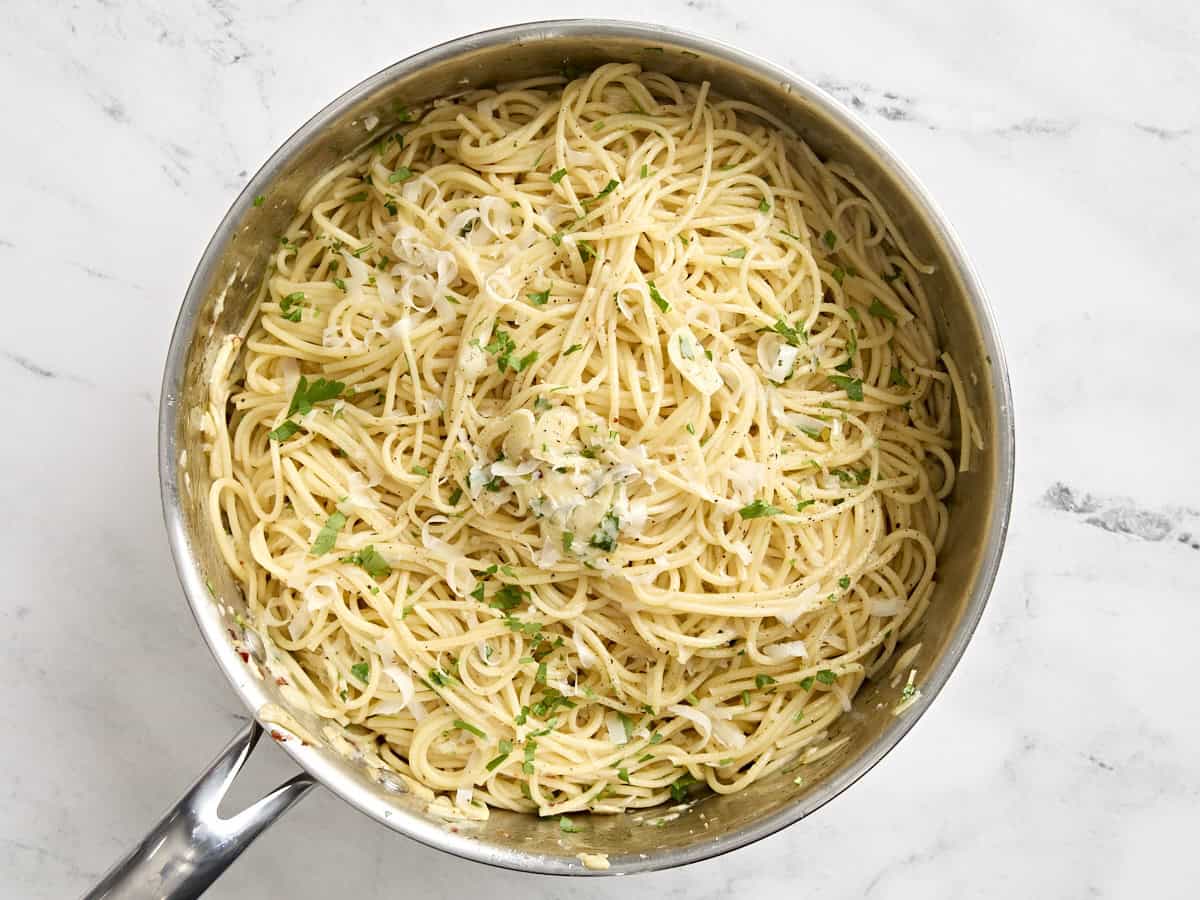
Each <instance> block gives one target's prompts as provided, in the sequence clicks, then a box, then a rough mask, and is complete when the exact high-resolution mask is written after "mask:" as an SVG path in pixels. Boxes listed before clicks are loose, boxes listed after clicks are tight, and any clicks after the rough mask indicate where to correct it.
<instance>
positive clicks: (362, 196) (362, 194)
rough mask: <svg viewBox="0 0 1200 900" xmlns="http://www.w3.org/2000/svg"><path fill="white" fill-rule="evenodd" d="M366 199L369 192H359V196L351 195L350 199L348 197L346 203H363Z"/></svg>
mask: <svg viewBox="0 0 1200 900" xmlns="http://www.w3.org/2000/svg"><path fill="white" fill-rule="evenodd" d="M366 199H367V192H366V191H359V192H358V193H357V194H351V195H350V196H349V197H347V198H346V202H347V203H362V202H363V201H364V200H366Z"/></svg>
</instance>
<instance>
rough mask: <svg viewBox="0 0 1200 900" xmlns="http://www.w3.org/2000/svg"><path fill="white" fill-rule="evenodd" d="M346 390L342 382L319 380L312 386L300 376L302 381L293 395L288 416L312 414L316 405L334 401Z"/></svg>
mask: <svg viewBox="0 0 1200 900" xmlns="http://www.w3.org/2000/svg"><path fill="white" fill-rule="evenodd" d="M345 389H346V385H344V384H343V383H342V382H340V381H326V380H325V379H324V378H318V379H317V380H316V381H314V382H313V383H312V384H309V383H308V379H307V378H305V377H304V376H303V375H301V376H300V381H299V382H298V383H297V384H296V392H295V393H294V394H292V402H291V405H289V406H288V411H287V414H288V415H289V416H290V415H292V414H293V413H300V415H304V414H305V413H308V412H311V411H312V408H313V404H314V403H320V402H321V401H322V400H332V399H334V398H335V397H338V396H341V393H342V391H344V390H345Z"/></svg>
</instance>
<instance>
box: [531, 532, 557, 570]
mask: <svg viewBox="0 0 1200 900" xmlns="http://www.w3.org/2000/svg"><path fill="white" fill-rule="evenodd" d="M558 546H559V542H558V541H554V540H550V539H547V540H546V541H545V542H544V543H543V544H542V546H541V547H539V548H538V549H537V550H535V551H534V553H533V564H534V565H535V566H537V567H538V568H539V569H550V568H553V567H554V566H555V565H556V564H557V563H558V561H559V560H561V559H562V554H561V553H559V551H558Z"/></svg>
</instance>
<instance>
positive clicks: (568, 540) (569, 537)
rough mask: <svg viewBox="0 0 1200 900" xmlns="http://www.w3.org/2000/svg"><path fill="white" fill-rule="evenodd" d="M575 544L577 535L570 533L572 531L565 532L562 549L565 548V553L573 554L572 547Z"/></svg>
mask: <svg viewBox="0 0 1200 900" xmlns="http://www.w3.org/2000/svg"><path fill="white" fill-rule="evenodd" d="M573 543H575V534H574V533H573V532H570V531H564V532H563V533H562V548H563V553H570V552H571V545H572V544H573Z"/></svg>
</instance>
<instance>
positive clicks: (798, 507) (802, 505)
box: [796, 500, 817, 512]
mask: <svg viewBox="0 0 1200 900" xmlns="http://www.w3.org/2000/svg"><path fill="white" fill-rule="evenodd" d="M816 502H817V501H816V500H800V501H798V502H797V503H796V512H802V511H803V510H804V509H805V507H808V506H812V505H813V504H814V503H816Z"/></svg>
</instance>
